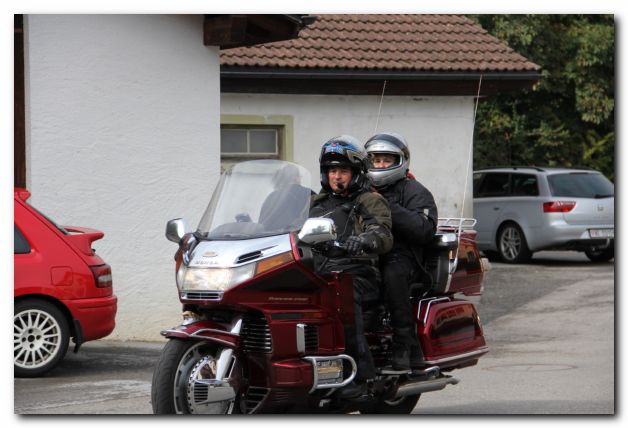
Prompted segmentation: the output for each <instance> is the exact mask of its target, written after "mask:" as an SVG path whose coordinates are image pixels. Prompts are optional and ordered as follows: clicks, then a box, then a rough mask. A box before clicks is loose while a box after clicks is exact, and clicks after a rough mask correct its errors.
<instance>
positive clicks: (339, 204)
mask: <svg viewBox="0 0 628 428" xmlns="http://www.w3.org/2000/svg"><path fill="white" fill-rule="evenodd" d="M366 162H367V159H366V154H365V153H364V152H363V150H362V149H361V144H360V142H359V141H358V140H357V139H356V138H354V137H351V136H348V135H341V136H338V137H335V138H332V139H331V140H329V141H328V142H326V143H325V144H323V147H322V149H321V154H320V157H319V163H320V173H321V185H322V190H321V192H320V193H319V194H317V195H314V196H312V199H311V204H310V217H328V218H331V219H333V220H334V224H335V225H336V228H337V230H338V241H339V242H340V243H342V244H344V247H345V249H346V251H347V254H341V255H337V256H332V255H329V256H328V258H327V259H326V260H324V262H321V260H320V259H319V260H317V270H319V272H322V273H328V272H347V273H350V274H352V277H353V297H354V302H355V326H351V327H345V339H346V347H347V352H348V353H349V355H351V356H352V357H353V358H354V359H355V361H356V363H357V367H358V371H357V374H356V377H355V380H354V381H353V382H352V383H351V384H349V385H347V386H346V387H345V388H343V389H341V390H340V391H339V392H338V394H339V395H340V396H341V397H343V398H352V397H357V396H360V395H363V394H364V393H366V391H367V386H366V381H367V380H368V379H371V378H374V377H375V365H374V363H373V357H372V355H371V353H370V350H369V347H368V344H367V342H366V337H365V336H364V323H363V319H362V307H363V306H365V304H368V303H374V302H376V301H377V300H378V298H379V285H378V284H379V275H380V274H379V269H378V255H380V254H384V253H386V252H387V251H389V250H390V248H391V247H392V233H391V230H390V228H391V217H390V209H389V208H388V203H387V202H386V199H384V198H383V197H382V196H381V195H378V194H377V193H375V192H372V191H370V190H369V186H370V185H369V181H368V178H367V176H366V172H367V165H366Z"/></svg>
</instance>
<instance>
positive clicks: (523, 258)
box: [497, 223, 532, 263]
mask: <svg viewBox="0 0 628 428" xmlns="http://www.w3.org/2000/svg"><path fill="white" fill-rule="evenodd" d="M497 249H498V251H499V256H500V257H501V259H502V261H504V262H505V263H524V262H527V261H528V260H530V258H532V252H531V251H530V249H529V248H528V243H527V242H526V237H525V236H524V235H523V231H522V230H521V228H520V227H519V226H518V225H517V224H516V223H506V224H504V225H503V226H502V227H501V228H500V229H499V232H498V233H497Z"/></svg>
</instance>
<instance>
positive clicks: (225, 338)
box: [161, 321, 240, 349]
mask: <svg viewBox="0 0 628 428" xmlns="http://www.w3.org/2000/svg"><path fill="white" fill-rule="evenodd" d="M161 335H162V336H164V337H167V338H169V339H170V338H177V339H189V340H206V341H209V342H216V343H219V344H221V345H224V346H228V347H230V348H234V349H235V348H237V347H238V346H239V345H240V336H239V335H238V334H235V333H231V332H230V331H228V330H227V329H226V328H225V326H224V325H222V324H218V323H215V322H212V321H196V322H194V323H191V324H186V325H183V324H182V325H180V326H178V327H174V328H171V329H168V330H162V332H161Z"/></svg>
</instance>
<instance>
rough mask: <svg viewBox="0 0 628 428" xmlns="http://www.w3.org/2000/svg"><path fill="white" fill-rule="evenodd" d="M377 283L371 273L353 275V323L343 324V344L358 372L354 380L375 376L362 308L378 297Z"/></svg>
mask: <svg viewBox="0 0 628 428" xmlns="http://www.w3.org/2000/svg"><path fill="white" fill-rule="evenodd" d="M378 294H379V285H378V282H377V278H376V277H375V276H374V275H373V276H371V275H367V276H362V275H354V277H353V300H354V307H355V308H354V309H355V324H354V325H353V326H345V345H346V348H347V353H348V354H349V355H350V356H351V357H353V359H354V360H355V362H356V364H357V366H358V373H357V375H356V380H358V381H361V380H366V379H371V378H374V377H375V363H374V362H373V356H372V355H371V351H370V350H369V345H368V342H367V341H366V336H365V335H364V320H363V317H362V308H363V307H364V306H365V305H368V304H372V303H373V302H375V301H376V300H377V298H378Z"/></svg>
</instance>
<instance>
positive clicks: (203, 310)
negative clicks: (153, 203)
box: [151, 160, 488, 414]
mask: <svg viewBox="0 0 628 428" xmlns="http://www.w3.org/2000/svg"><path fill="white" fill-rule="evenodd" d="M288 170H290V171H292V172H293V173H294V172H296V173H297V174H296V175H295V174H293V175H292V178H287V177H288V176H287V175H286V171H288ZM309 189H310V174H309V173H308V171H307V170H306V169H304V168H302V167H300V166H298V165H295V164H292V163H288V162H283V161H276V160H262V161H250V162H243V163H239V164H236V165H235V166H234V167H232V168H231V169H230V170H228V171H227V172H225V173H224V174H223V176H222V177H221V180H220V182H219V184H218V186H217V188H216V190H215V192H214V194H213V196H212V199H211V201H210V203H209V206H208V208H207V210H206V212H205V214H204V216H203V218H202V219H201V221H200V224H199V227H198V229H197V230H196V231H195V232H190V231H189V230H188V228H187V225H186V223H185V221H184V220H182V219H175V220H171V221H170V222H168V225H167V227H166V237H167V238H168V239H169V240H171V241H174V242H176V243H178V244H179V249H178V251H177V252H176V255H175V260H176V282H177V287H178V291H179V298H180V301H181V303H182V304H183V322H182V324H181V325H179V326H177V327H174V328H171V329H168V330H165V331H162V335H163V336H165V337H166V338H167V339H168V343H167V344H166V346H165V347H164V349H163V351H162V353H161V356H160V359H159V361H158V363H157V366H156V368H155V371H154V374H153V380H152V392H151V399H152V406H153V411H154V413H158V414H164V413H165V414H169V413H184V414H187V413H195V414H229V413H317V412H321V413H324V412H327V413H348V412H355V411H359V412H361V413H401V414H404V413H410V412H411V411H412V410H413V409H414V407H415V406H416V404H417V402H418V400H419V397H420V395H421V394H422V393H425V392H430V391H437V390H440V389H443V388H445V387H446V386H447V385H450V384H456V383H458V380H457V379H456V378H454V377H452V376H451V375H450V374H449V373H450V372H451V371H453V370H454V369H460V368H463V367H468V366H472V365H475V364H476V363H477V361H478V359H479V358H480V357H481V356H482V355H483V354H485V353H486V352H487V351H488V347H487V345H486V342H485V340H484V336H483V331H482V326H481V324H480V319H479V316H478V314H477V311H476V309H475V307H474V305H473V303H471V302H470V301H467V300H463V299H461V298H460V297H461V296H465V295H466V296H479V295H480V294H481V292H482V280H483V275H484V269H483V265H482V263H481V259H480V255H479V251H478V249H477V247H476V244H475V240H474V238H475V232H474V231H473V230H472V226H473V224H474V223H475V222H474V221H473V220H472V219H441V224H440V225H439V229H438V233H437V234H436V236H435V238H434V242H433V243H432V245H431V246H430V247H429V249H428V250H427V251H426V257H425V259H426V262H425V265H424V266H423V268H424V272H423V275H422V279H421V281H420V282H419V283H417V284H415V285H414V286H413V290H414V291H413V296H412V302H413V308H414V312H415V314H414V315H415V320H416V329H417V334H418V337H419V340H420V342H421V346H422V347H423V351H424V354H425V360H426V367H425V368H424V369H422V370H418V371H414V372H408V373H399V372H393V371H392V370H391V364H390V361H391V348H392V331H391V328H390V327H389V326H388V317H387V314H386V311H385V309H384V307H383V306H382V305H378V306H375V307H373V308H367V310H365V313H364V317H365V325H366V327H367V339H368V341H369V345H370V349H371V352H372V354H373V357H374V360H375V363H376V366H377V372H378V375H377V377H376V378H375V379H373V380H372V381H370V382H369V383H368V394H367V395H364V396H361V397H357V398H354V399H350V400H349V399H341V398H339V397H337V395H338V394H336V392H337V391H338V390H339V389H341V388H342V387H343V386H346V385H347V384H349V383H350V382H351V381H352V380H353V378H354V377H355V375H356V363H355V361H354V360H353V358H351V357H350V356H349V355H347V354H346V353H345V344H344V331H345V330H344V325H345V324H349V323H353V322H354V312H353V290H352V281H351V278H350V277H349V276H347V274H342V273H332V274H329V275H325V276H321V275H319V274H317V273H316V271H315V269H314V255H315V254H316V253H317V252H318V253H319V254H320V255H321V257H325V255H326V252H328V251H331V250H332V249H333V250H334V251H337V250H338V248H339V247H340V245H339V244H338V243H336V242H335V238H336V234H335V226H334V224H333V221H332V220H331V219H327V218H310V219H308V218H307V214H308V209H309V197H310V194H311V191H310V190H309Z"/></svg>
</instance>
